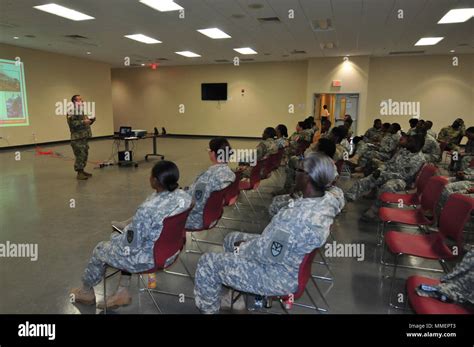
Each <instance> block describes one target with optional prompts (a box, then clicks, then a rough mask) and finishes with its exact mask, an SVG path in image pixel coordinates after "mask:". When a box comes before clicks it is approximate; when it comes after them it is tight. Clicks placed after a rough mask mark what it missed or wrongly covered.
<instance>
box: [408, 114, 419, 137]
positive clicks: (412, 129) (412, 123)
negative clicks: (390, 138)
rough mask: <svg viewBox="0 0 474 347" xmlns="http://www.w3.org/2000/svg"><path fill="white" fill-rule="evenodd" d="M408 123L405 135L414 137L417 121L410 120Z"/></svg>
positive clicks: (414, 119) (415, 119)
mask: <svg viewBox="0 0 474 347" xmlns="http://www.w3.org/2000/svg"><path fill="white" fill-rule="evenodd" d="M408 122H409V123H410V129H408V131H407V135H408V136H412V135H416V126H417V124H418V119H417V118H411V119H410V120H409V121H408Z"/></svg>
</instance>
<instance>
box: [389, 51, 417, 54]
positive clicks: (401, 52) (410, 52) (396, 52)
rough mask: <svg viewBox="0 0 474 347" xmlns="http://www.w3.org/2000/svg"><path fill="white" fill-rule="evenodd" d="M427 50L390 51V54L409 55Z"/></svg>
mask: <svg viewBox="0 0 474 347" xmlns="http://www.w3.org/2000/svg"><path fill="white" fill-rule="evenodd" d="M423 53H425V51H395V52H389V53H388V54H389V55H409V54H423Z"/></svg>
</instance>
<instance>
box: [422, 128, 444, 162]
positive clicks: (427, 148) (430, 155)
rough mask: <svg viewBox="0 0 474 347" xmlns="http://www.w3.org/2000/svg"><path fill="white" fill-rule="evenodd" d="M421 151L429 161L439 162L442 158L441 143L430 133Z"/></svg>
mask: <svg viewBox="0 0 474 347" xmlns="http://www.w3.org/2000/svg"><path fill="white" fill-rule="evenodd" d="M421 151H422V152H423V155H424V156H425V160H426V162H427V163H437V162H438V161H439V160H440V156H441V149H440V147H439V143H438V141H436V139H434V138H433V137H432V136H431V135H429V134H426V137H425V145H424V146H423V149H422V150H421Z"/></svg>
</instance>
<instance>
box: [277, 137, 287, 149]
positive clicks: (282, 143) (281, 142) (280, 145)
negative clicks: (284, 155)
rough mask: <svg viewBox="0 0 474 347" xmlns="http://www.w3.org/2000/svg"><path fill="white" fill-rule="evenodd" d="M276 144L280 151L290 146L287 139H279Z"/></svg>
mask: <svg viewBox="0 0 474 347" xmlns="http://www.w3.org/2000/svg"><path fill="white" fill-rule="evenodd" d="M275 143H276V145H277V147H278V149H281V148H285V147H286V146H288V139H287V138H285V137H279V138H277V139H276V140H275Z"/></svg>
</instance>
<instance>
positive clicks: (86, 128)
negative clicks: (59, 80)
mask: <svg viewBox="0 0 474 347" xmlns="http://www.w3.org/2000/svg"><path fill="white" fill-rule="evenodd" d="M71 101H72V103H73V104H74V112H73V113H72V114H68V115H67V124H68V125H69V130H70V131H71V147H72V150H73V152H74V156H75V158H76V161H75V162H74V170H75V171H76V172H77V179H78V180H86V179H88V178H89V177H92V174H90V173H88V172H85V171H84V168H85V167H86V165H87V157H88V156H89V144H88V141H89V139H90V138H91V137H92V132H91V125H92V124H93V123H94V121H95V118H93V119H89V117H87V116H86V115H85V114H84V110H83V100H82V97H81V96H80V95H74V96H73V97H72V98H71Z"/></svg>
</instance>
